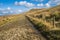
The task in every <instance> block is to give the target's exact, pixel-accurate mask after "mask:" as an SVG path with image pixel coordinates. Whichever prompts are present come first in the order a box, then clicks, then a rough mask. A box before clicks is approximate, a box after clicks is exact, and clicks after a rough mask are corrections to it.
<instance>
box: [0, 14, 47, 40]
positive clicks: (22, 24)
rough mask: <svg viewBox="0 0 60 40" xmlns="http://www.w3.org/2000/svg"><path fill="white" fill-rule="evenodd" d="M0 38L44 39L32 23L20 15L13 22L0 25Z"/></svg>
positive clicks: (14, 39)
mask: <svg viewBox="0 0 60 40" xmlns="http://www.w3.org/2000/svg"><path fill="white" fill-rule="evenodd" d="M0 40H46V39H45V38H44V37H43V36H42V35H40V34H39V33H38V31H37V30H36V29H35V28H34V27H33V25H32V24H31V23H30V22H29V21H28V20H27V19H26V17H25V16H24V15H21V16H20V17H19V19H17V20H16V21H14V22H9V23H7V24H5V25H3V26H2V27H0Z"/></svg>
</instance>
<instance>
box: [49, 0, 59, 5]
mask: <svg viewBox="0 0 60 40" xmlns="http://www.w3.org/2000/svg"><path fill="white" fill-rule="evenodd" d="M48 3H49V4H56V5H60V0H50V1H49V2H48Z"/></svg>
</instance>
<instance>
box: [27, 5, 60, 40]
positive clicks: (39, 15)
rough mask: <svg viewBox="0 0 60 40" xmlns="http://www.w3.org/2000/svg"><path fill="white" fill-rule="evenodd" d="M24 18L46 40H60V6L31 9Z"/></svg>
mask: <svg viewBox="0 0 60 40" xmlns="http://www.w3.org/2000/svg"><path fill="white" fill-rule="evenodd" d="M26 16H27V18H28V19H29V20H30V21H31V22H32V23H33V24H34V25H35V26H36V27H35V28H37V30H39V31H40V32H41V33H42V34H43V35H44V36H45V37H46V38H47V39H48V40H60V5H59V6H56V7H52V8H49V9H33V10H30V11H29V12H27V14H26Z"/></svg>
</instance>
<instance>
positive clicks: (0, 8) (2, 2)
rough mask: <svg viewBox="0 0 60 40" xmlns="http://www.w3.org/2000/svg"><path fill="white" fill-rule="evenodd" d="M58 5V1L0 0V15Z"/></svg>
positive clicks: (59, 0)
mask: <svg viewBox="0 0 60 40" xmlns="http://www.w3.org/2000/svg"><path fill="white" fill-rule="evenodd" d="M57 5H60V0H0V15H5V14H18V13H22V12H26V11H28V10H30V9H32V8H50V7H53V6H57Z"/></svg>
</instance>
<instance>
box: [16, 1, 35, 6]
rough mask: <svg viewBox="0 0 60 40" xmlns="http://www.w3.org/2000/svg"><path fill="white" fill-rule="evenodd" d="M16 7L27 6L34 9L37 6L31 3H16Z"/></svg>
mask: <svg viewBox="0 0 60 40" xmlns="http://www.w3.org/2000/svg"><path fill="white" fill-rule="evenodd" d="M15 5H20V6H25V7H33V6H35V4H33V3H29V2H27V1H20V2H15Z"/></svg>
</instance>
